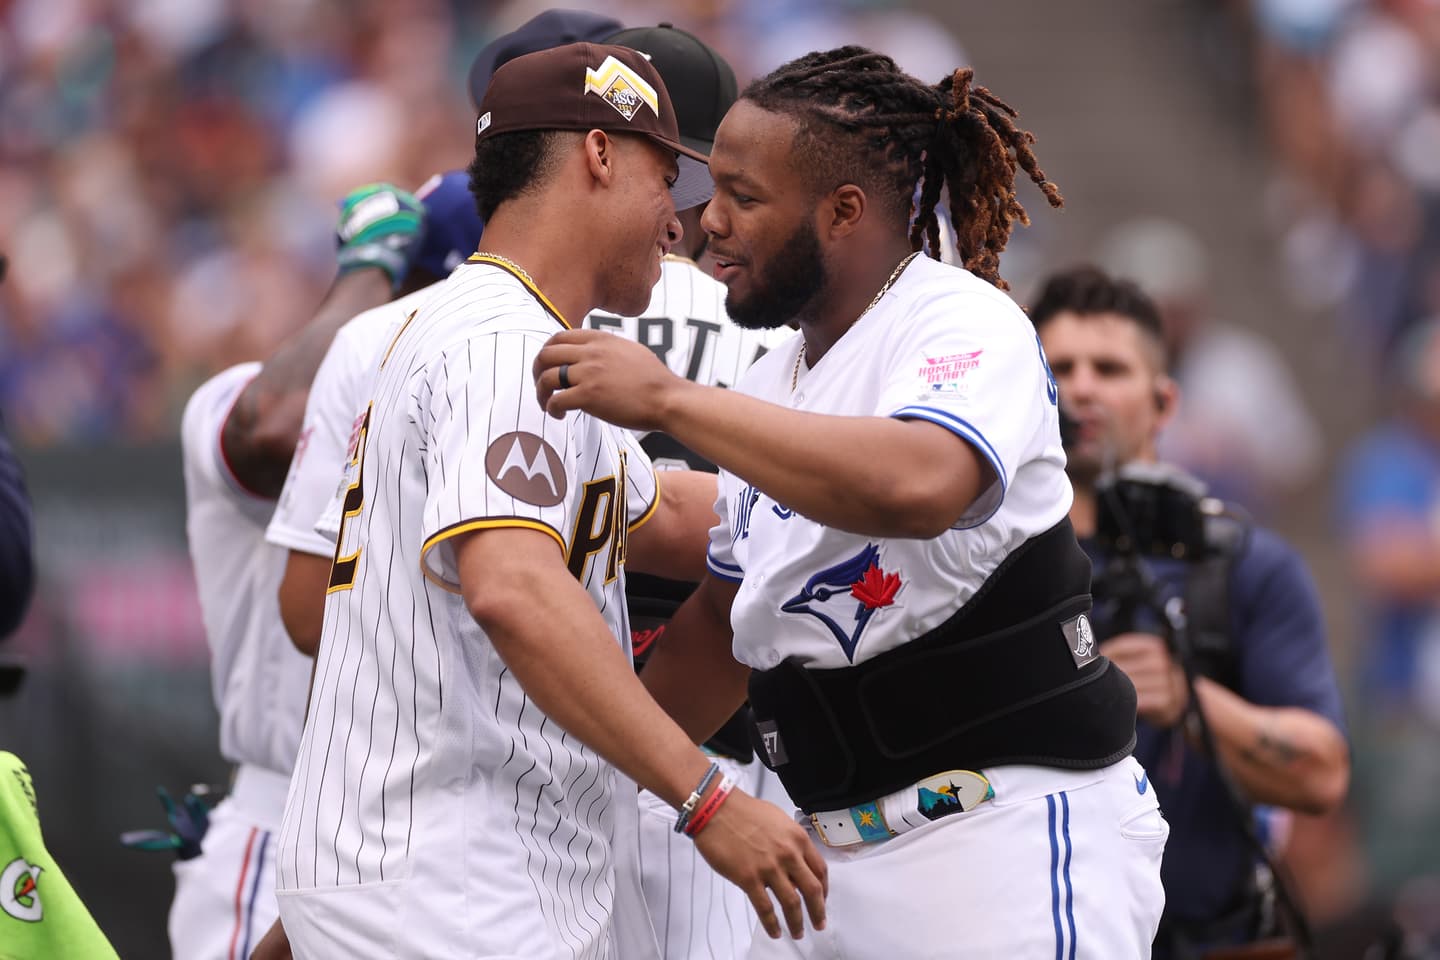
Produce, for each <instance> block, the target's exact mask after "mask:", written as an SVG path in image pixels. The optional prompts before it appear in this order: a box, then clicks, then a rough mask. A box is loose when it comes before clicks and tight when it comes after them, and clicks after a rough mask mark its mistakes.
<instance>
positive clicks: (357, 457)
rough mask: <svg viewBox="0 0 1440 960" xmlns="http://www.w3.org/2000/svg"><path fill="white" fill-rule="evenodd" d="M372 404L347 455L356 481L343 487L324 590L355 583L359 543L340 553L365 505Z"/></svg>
mask: <svg viewBox="0 0 1440 960" xmlns="http://www.w3.org/2000/svg"><path fill="white" fill-rule="evenodd" d="M373 406H374V405H373V404H371V405H370V406H367V407H366V408H365V418H364V419H363V420H361V421H360V430H359V432H358V433H357V434H356V435H355V445H354V446H355V453H354V455H353V456H352V457H351V458H350V466H351V467H353V468H354V470H355V482H354V483H352V484H350V486H349V487H347V488H346V490H345V503H344V505H343V512H342V513H341V514H340V531H339V533H337V534H336V536H335V562H334V563H333V564H331V566H330V585H329V587H327V588H326V590H325V592H326V593H327V594H329V593H335V592H336V591H338V590H349V589H350V588H351V587H353V586H355V575H356V573H358V572H359V570H360V547H359V546H358V545H357V546H356V547H355V552H354V553H349V554H345V555H343V556H342V555H341V553H340V551H341V550H344V549H345V530H346V528H348V527H349V526H350V520H351V518H352V517H358V516H359V515H360V510H361V508H362V507H364V506H365V441H366V440H367V439H368V438H369V436H370V411H371V409H372V408H373Z"/></svg>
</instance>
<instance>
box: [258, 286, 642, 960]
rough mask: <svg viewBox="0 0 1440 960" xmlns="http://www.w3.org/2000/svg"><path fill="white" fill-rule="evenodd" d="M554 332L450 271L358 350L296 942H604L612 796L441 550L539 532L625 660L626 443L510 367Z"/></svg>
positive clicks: (628, 786)
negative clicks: (356, 427) (376, 350)
mask: <svg viewBox="0 0 1440 960" xmlns="http://www.w3.org/2000/svg"><path fill="white" fill-rule="evenodd" d="M564 325H565V324H564V321H563V320H562V319H561V318H560V317H559V315H558V314H557V313H555V311H554V308H553V307H551V306H550V304H549V303H548V301H545V300H544V298H543V297H542V296H541V295H540V293H539V292H538V291H536V290H534V289H533V288H531V287H530V286H529V285H528V284H527V283H525V282H524V281H522V280H521V279H520V278H519V277H518V276H516V275H512V274H511V273H510V272H509V271H508V270H506V269H503V268H502V267H500V266H499V265H497V264H495V263H494V262H493V261H486V260H483V259H477V258H472V260H471V261H470V262H469V263H468V265H466V266H462V267H460V268H458V269H457V270H456V271H455V273H453V274H452V275H451V276H450V278H449V279H447V280H446V281H444V282H443V283H442V285H441V286H440V287H439V288H438V289H437V290H436V291H435V292H434V293H433V295H432V296H431V297H430V298H429V299H427V300H426V302H425V304H424V306H423V307H421V309H420V310H419V312H418V313H417V314H416V315H415V317H414V318H413V319H412V320H410V321H409V322H408V323H407V324H406V325H405V326H404V327H402V329H401V330H400V332H399V334H398V335H397V337H396V338H395V339H394V341H393V343H391V344H390V345H389V346H388V347H387V348H386V350H385V352H384V354H383V355H382V359H381V362H380V369H379V372H378V374H377V376H376V379H375V386H374V396H373V400H372V401H371V403H370V405H369V408H368V414H367V416H366V419H365V420H364V422H363V423H362V425H361V429H360V433H359V439H358V443H357V445H356V446H357V455H358V458H359V463H358V470H357V471H356V474H355V482H354V486H353V487H352V488H351V489H350V490H349V491H348V493H347V496H346V501H345V513H344V518H343V521H344V522H343V526H342V529H341V530H340V532H339V538H338V542H339V546H338V548H337V551H336V553H337V557H336V561H335V563H334V567H333V570H332V574H331V584H330V594H329V596H328V598H327V601H326V609H325V622H324V629H323V633H322V636H321V641H320V654H319V657H318V658H317V661H316V670H315V683H314V691H313V694H312V698H311V707H310V719H309V722H308V723H307V725H306V728H305V733H304V736H303V738H302V740H301V745H300V753H299V758H298V760H297V762H296V770H295V775H294V777H293V779H292V781H291V787H290V797H289V800H288V802H287V806H286V813H285V821H284V825H283V827H282V831H281V837H280V843H279V849H278V865H277V867H278V868H277V871H276V874H277V884H278V886H279V890H280V897H281V911H282V916H283V917H284V920H285V925H286V928H287V929H289V928H290V927H291V923H292V919H293V920H294V921H295V923H296V927H297V930H299V931H301V933H300V935H301V936H302V937H306V936H310V935H315V934H316V931H319V934H318V935H319V936H322V937H325V938H327V939H332V940H333V939H334V938H354V939H356V941H357V942H368V943H371V944H372V946H371V947H370V948H369V949H368V950H366V951H365V952H364V955H366V956H387V957H388V956H412V955H414V956H420V955H424V956H462V955H463V956H492V955H494V956H500V955H504V956H512V955H513V956H521V955H523V956H533V957H546V958H549V957H567V958H569V957H580V958H596V960H598V958H605V957H607V956H614V955H615V954H616V952H617V950H618V949H619V948H618V947H617V932H616V930H615V929H614V927H613V926H612V922H611V917H612V912H613V911H614V909H615V904H616V903H617V902H618V901H619V899H620V898H621V897H622V896H624V895H625V892H624V891H623V890H617V887H618V886H619V881H617V875H618V873H619V871H617V861H618V860H619V859H620V858H622V857H629V858H634V857H635V856H636V854H635V841H634V833H635V824H636V818H637V810H636V804H635V794H634V790H635V787H634V784H633V783H631V782H630V781H628V780H626V779H625V778H624V777H623V776H621V775H620V774H619V773H618V771H616V770H615V769H614V768H613V767H612V766H611V765H610V764H609V763H607V762H605V761H604V760H603V759H601V758H600V757H599V756H598V755H597V754H596V753H595V752H594V751H593V750H591V749H590V748H589V747H587V746H585V745H584V744H582V743H580V742H579V741H577V740H576V739H575V738H574V737H572V736H570V735H569V734H567V733H566V732H565V731H563V730H561V729H560V728H559V727H557V726H556V725H555V724H554V723H553V722H551V721H550V719H549V718H548V717H547V716H546V715H545V714H544V713H542V712H541V711H540V709H539V708H538V707H536V706H535V704H534V703H532V702H531V701H530V699H529V697H528V696H527V695H526V694H525V691H524V690H523V689H522V688H521V686H520V684H519V683H518V682H517V681H516V679H515V678H514V676H512V675H511V673H510V671H509V670H508V669H507V668H506V666H505V663H504V662H503V660H501V658H500V656H499V654H498V653H497V652H496V650H495V649H494V647H493V646H492V645H491V644H490V642H489V640H488V638H487V637H486V635H485V632H484V631H483V630H482V629H481V628H480V626H479V625H478V624H477V623H476V622H475V620H474V619H473V618H472V617H471V616H470V613H469V611H468V610H467V608H466V606H465V602H464V599H463V597H462V596H461V595H460V592H459V575H458V571H457V569H456V564H455V557H454V554H453V550H452V540H453V538H454V537H455V536H457V535H459V534H462V533H467V532H470V531H479V530H485V529H493V528H500V527H522V528H528V529H532V530H535V531H538V532H540V533H542V534H546V535H548V536H550V537H552V538H553V539H554V540H555V541H556V544H557V546H558V547H559V548H560V549H561V550H562V551H563V552H564V556H565V557H566V559H567V562H568V564H569V567H570V575H572V576H574V577H575V578H576V579H577V580H578V581H579V582H580V583H581V584H582V585H583V586H584V588H585V590H586V592H587V593H588V594H589V596H590V598H591V600H592V601H593V602H594V603H595V606H596V608H597V609H598V610H599V611H600V614H601V616H602V617H603V618H604V619H605V622H606V623H607V624H608V626H609V627H610V629H611V631H612V632H613V633H614V635H615V637H616V643H617V644H619V645H620V646H621V647H622V648H623V649H625V651H626V652H627V653H628V651H629V636H630V632H629V621H628V617H627V614H626V608H625V596H624V576H623V562H624V549H625V537H626V535H627V534H628V531H629V530H631V529H633V528H634V527H636V526H638V525H639V523H640V522H642V521H643V519H644V518H645V517H646V516H648V514H649V511H651V510H652V509H653V508H654V503H655V497H656V495H657V491H656V487H655V479H654V474H653V473H652V472H651V470H650V468H649V463H648V461H647V460H646V458H645V455H644V453H643V452H642V451H641V450H640V448H639V446H638V444H637V442H636V441H635V440H634V438H633V437H632V436H631V435H630V434H629V433H627V432H625V431H621V430H617V429H616V428H614V427H611V426H610V425H608V424H605V423H604V422H602V421H600V420H597V419H595V418H593V417H590V416H588V415H586V414H582V413H572V414H570V415H568V416H566V417H565V418H564V419H563V420H556V419H554V418H552V417H550V416H549V415H547V414H546V413H545V412H544V411H543V410H542V409H541V408H540V406H539V404H538V402H537V400H536V396H535V385H534V380H533V377H532V373H531V367H532V364H533V362H534V359H535V355H536V354H537V353H538V352H539V350H540V348H541V347H542V346H543V345H544V343H545V342H546V340H547V339H548V338H549V337H550V336H551V335H552V334H553V333H555V332H556V331H558V330H560V329H562V328H563V326H564ZM536 589H537V590H541V589H544V585H543V584H537V585H536ZM637 875H638V866H636V867H635V869H633V870H631V871H630V872H629V876H631V877H635V876H637ZM635 886H636V889H635V890H634V891H633V902H635V903H636V904H638V903H639V902H640V893H639V890H638V880H637V881H635ZM337 897H338V899H337ZM342 903H343V904H346V905H347V906H346V907H345V908H344V909H343V911H342V913H343V915H340V914H337V913H335V911H336V910H337V909H338V907H337V905H338V904H342ZM412 933H413V934H415V937H414V939H409V935H410V934H412ZM397 937H399V938H405V939H407V942H408V943H409V944H410V945H409V946H401V945H399V944H398V942H397V940H396V938H397Z"/></svg>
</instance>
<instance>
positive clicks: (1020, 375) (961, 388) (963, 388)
mask: <svg viewBox="0 0 1440 960" xmlns="http://www.w3.org/2000/svg"><path fill="white" fill-rule="evenodd" d="M932 303H933V304H934V305H933V306H928V308H927V305H924V304H923V302H922V305H921V306H919V308H918V309H917V313H918V314H919V315H918V316H916V317H915V319H914V322H912V323H911V324H909V325H908V326H907V327H906V329H905V332H904V335H903V336H902V337H901V338H900V340H899V342H898V343H896V344H895V345H894V348H893V349H892V350H891V351H889V353H888V355H887V358H886V359H887V367H886V369H885V370H884V372H883V374H882V376H883V381H882V384H881V395H880V410H881V411H885V412H888V414H889V415H890V416H893V417H902V418H906V419H914V420H928V421H930V422H931V423H935V424H937V425H939V426H942V427H944V428H945V429H947V430H949V431H951V432H952V433H954V434H956V435H957V436H959V437H961V438H962V439H964V440H965V441H966V442H967V443H969V444H970V445H971V446H972V447H974V448H975V451H976V453H978V454H979V455H980V456H981V457H982V458H983V459H984V461H985V462H986V463H988V464H989V466H990V469H991V470H992V471H994V474H995V481H994V482H993V483H992V484H991V485H990V486H989V487H988V488H987V489H985V490H984V491H983V492H982V493H981V494H980V496H979V498H978V499H977V500H976V501H975V503H974V504H973V505H972V506H971V508H970V509H969V510H968V511H966V513H965V515H964V516H963V517H961V518H960V520H959V522H958V523H957V524H956V527H957V528H960V529H964V528H969V527H974V526H978V525H980V524H982V523H984V522H985V521H986V520H988V519H989V518H990V517H991V516H993V515H994V513H995V511H996V510H997V509H999V507H1000V503H1001V501H1002V500H1004V498H1005V492H1006V490H1007V489H1008V487H1009V484H1010V479H1011V477H1012V476H1013V475H1014V472H1015V469H1016V467H1017V466H1018V465H1019V464H1020V463H1021V462H1022V459H1023V458H1025V457H1026V456H1027V455H1028V452H1029V451H1030V450H1031V449H1033V447H1034V446H1035V444H1036V442H1037V438H1038V437H1040V436H1042V434H1043V432H1044V431H1045V430H1047V429H1050V428H1053V425H1054V424H1053V421H1054V420H1055V414H1054V407H1055V403H1056V388H1055V383H1054V380H1053V379H1052V378H1051V376H1050V372H1049V366H1048V365H1047V364H1046V363H1045V358H1044V353H1043V352H1042V351H1041V349H1040V341H1039V339H1038V338H1037V337H1035V336H1034V335H1033V331H1031V330H1029V329H1028V328H1027V327H1025V326H1024V325H1021V324H1017V323H1014V322H1013V317H1010V316H1007V314H1010V313H1013V312H1014V307H1013V306H1011V305H1009V304H1008V302H1002V301H1000V299H999V298H998V297H994V296H990V295H987V294H984V293H969V294H964V295H960V296H952V297H950V298H948V299H946V300H944V301H932ZM957 308H958V309H957ZM926 313H929V314H931V316H925V315H924V314H926Z"/></svg>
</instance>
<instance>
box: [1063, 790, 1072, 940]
mask: <svg viewBox="0 0 1440 960" xmlns="http://www.w3.org/2000/svg"><path fill="white" fill-rule="evenodd" d="M1060 806H1061V809H1062V810H1063V812H1064V813H1063V818H1062V819H1061V821H1060V829H1061V830H1062V831H1063V832H1064V834H1065V920H1066V922H1067V923H1068V924H1069V925H1070V960H1075V888H1074V887H1073V886H1072V885H1071V883H1070V854H1071V852H1072V851H1071V847H1070V798H1069V797H1068V796H1066V795H1065V793H1064V791H1061V793H1060Z"/></svg>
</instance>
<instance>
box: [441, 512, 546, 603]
mask: <svg viewBox="0 0 1440 960" xmlns="http://www.w3.org/2000/svg"><path fill="white" fill-rule="evenodd" d="M500 527H519V528H521V529H525V530H538V531H540V532H541V533H548V534H550V536H552V537H554V538H555V542H556V543H558V544H560V552H561V554H564V552H565V538H564V537H562V536H561V535H560V533H559V531H557V530H556V529H555V528H554V527H552V526H550V524H548V523H543V522H541V521H539V520H532V519H530V518H529V517H488V518H486V519H484V520H461V521H460V522H459V523H452V524H451V525H450V526H448V527H445V528H444V529H442V530H438V531H436V532H435V533H433V534H431V535H430V536H429V537H428V538H427V539H426V540H425V545H424V546H422V547H421V548H420V572H421V573H422V574H424V575H425V579H427V580H429V581H430V582H431V583H433V584H435V585H436V586H437V587H440V588H441V589H443V590H448V591H449V592H450V593H459V592H460V590H459V589H458V587H456V586H453V585H451V584H450V583H448V582H446V581H445V580H442V579H441V578H439V577H437V576H435V575H434V574H433V573H431V572H430V567H429V566H427V565H426V563H425V558H426V557H428V556H429V555H430V551H431V550H432V549H434V548H435V547H437V546H439V545H440V544H442V543H444V542H445V541H446V540H449V539H451V538H453V537H458V536H459V535H460V534H462V533H473V532H475V531H477V530H494V529H497V528H500Z"/></svg>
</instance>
